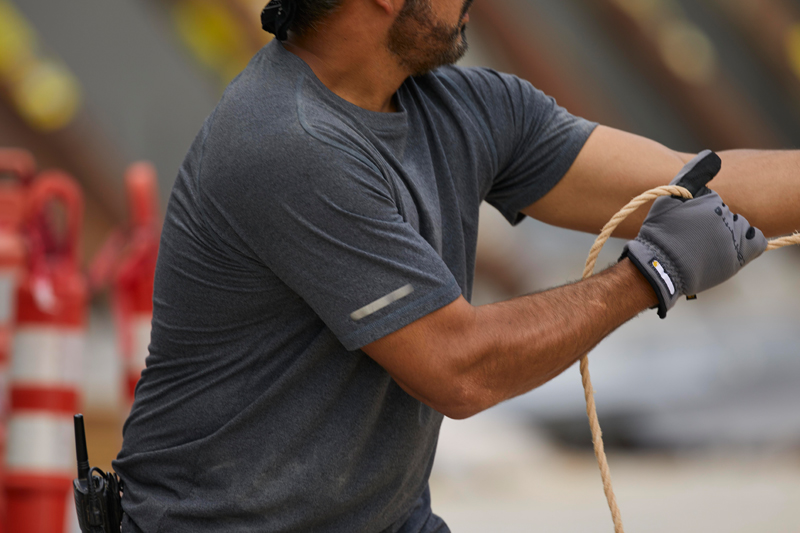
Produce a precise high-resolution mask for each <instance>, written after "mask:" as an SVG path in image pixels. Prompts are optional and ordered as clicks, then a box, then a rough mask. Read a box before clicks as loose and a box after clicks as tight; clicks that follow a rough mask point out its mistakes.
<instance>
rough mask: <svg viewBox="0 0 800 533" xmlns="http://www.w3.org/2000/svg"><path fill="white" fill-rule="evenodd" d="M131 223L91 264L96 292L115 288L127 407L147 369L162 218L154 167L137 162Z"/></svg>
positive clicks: (130, 186)
mask: <svg viewBox="0 0 800 533" xmlns="http://www.w3.org/2000/svg"><path fill="white" fill-rule="evenodd" d="M125 190H126V193H127V197H128V211H129V223H128V226H127V227H126V228H125V229H123V230H117V231H115V232H114V233H113V234H112V235H111V237H110V238H109V239H108V241H106V244H105V245H104V246H103V248H102V249H101V250H100V252H99V253H98V255H97V257H96V258H95V259H94V260H93V261H92V266H91V269H90V274H89V277H90V280H91V282H92V286H93V287H94V288H96V289H99V288H101V287H104V286H106V285H109V284H110V285H111V286H112V301H113V308H114V318H115V322H116V327H117V337H118V339H119V347H120V352H121V353H122V358H123V363H124V368H125V381H126V386H125V390H126V391H127V400H128V406H130V404H131V403H132V402H133V396H134V391H135V389H136V383H137V382H138V381H139V377H140V376H141V374H142V370H143V369H144V367H145V359H146V358H147V355H148V353H149V352H148V346H149V344H150V327H151V322H152V319H153V278H154V276H155V270H156V259H157V257H158V242H159V238H160V218H159V214H158V179H157V176H156V170H155V168H154V167H153V165H151V164H150V163H147V162H139V163H134V164H133V165H131V166H130V167H128V170H127V171H126V173H125Z"/></svg>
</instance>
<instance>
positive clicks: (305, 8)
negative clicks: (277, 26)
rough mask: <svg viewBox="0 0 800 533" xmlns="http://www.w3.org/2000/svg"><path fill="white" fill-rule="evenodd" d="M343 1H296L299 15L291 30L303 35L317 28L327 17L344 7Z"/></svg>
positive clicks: (295, 18) (296, 16)
mask: <svg viewBox="0 0 800 533" xmlns="http://www.w3.org/2000/svg"><path fill="white" fill-rule="evenodd" d="M342 1H343V0H294V2H295V3H296V4H297V14H296V15H295V17H294V21H293V22H292V25H291V26H290V29H291V30H292V31H293V32H295V33H297V34H300V35H302V34H303V33H305V32H306V31H308V30H309V29H312V28H315V27H316V25H317V24H318V23H319V22H320V21H321V20H322V19H323V18H325V17H326V16H328V15H330V14H331V13H333V12H334V11H336V9H338V8H339V6H341V5H342Z"/></svg>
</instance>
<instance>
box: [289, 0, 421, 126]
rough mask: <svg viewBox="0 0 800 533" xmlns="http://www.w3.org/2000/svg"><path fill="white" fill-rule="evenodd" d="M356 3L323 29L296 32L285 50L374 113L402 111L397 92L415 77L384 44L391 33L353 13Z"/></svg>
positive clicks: (338, 92) (330, 86) (340, 93)
mask: <svg viewBox="0 0 800 533" xmlns="http://www.w3.org/2000/svg"><path fill="white" fill-rule="evenodd" d="M351 4H352V3H349V2H344V3H343V6H342V9H340V10H339V11H337V12H336V13H334V14H332V15H330V16H329V17H328V19H327V20H325V22H324V23H323V24H322V25H321V26H320V28H319V29H317V30H309V31H307V32H305V33H304V34H303V35H296V34H293V33H290V34H289V39H288V40H287V41H285V42H284V43H283V46H284V47H285V48H286V50H288V51H289V52H291V53H293V54H295V55H296V56H298V57H299V58H300V59H302V60H303V61H305V62H306V63H307V64H308V66H309V67H311V70H312V71H314V74H315V75H316V76H317V78H319V80H320V81H321V82H322V83H323V84H324V85H325V86H326V87H328V89H330V90H331V91H332V92H333V93H334V94H336V95H337V96H339V97H341V98H343V99H344V100H346V101H348V102H350V103H351V104H355V105H357V106H359V107H362V108H364V109H368V110H370V111H380V112H393V111H396V109H395V105H394V94H395V93H396V92H397V89H398V88H399V87H400V85H402V83H403V81H404V80H405V79H406V78H407V77H408V76H409V73H408V72H407V71H405V70H404V69H403V68H401V67H400V65H399V64H398V61H397V59H396V57H395V56H394V54H392V53H391V52H390V51H389V49H388V48H387V47H386V45H385V43H384V42H381V41H380V38H379V37H380V36H384V35H385V34H386V33H385V31H381V28H378V27H376V26H377V25H376V23H375V22H374V21H367V20H358V18H359V17H358V14H357V13H352V12H349V10H348V9H347V6H348V5H351ZM343 21H346V23H343ZM359 22H361V23H359ZM386 30H388V28H386Z"/></svg>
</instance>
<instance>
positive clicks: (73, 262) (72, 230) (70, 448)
mask: <svg viewBox="0 0 800 533" xmlns="http://www.w3.org/2000/svg"><path fill="white" fill-rule="evenodd" d="M54 203H55V204H59V203H60V204H61V205H63V207H64V212H65V214H66V224H65V226H66V228H65V229H64V231H63V232H61V238H57V237H58V235H57V231H55V230H54V228H53V224H54V222H53V218H52V217H51V216H49V211H48V210H49V209H50V208H51V206H52V205H53V204H54ZM25 211H26V212H25V223H26V226H25V228H26V236H27V237H28V242H29V261H28V272H27V273H26V275H25V277H24V279H23V280H22V283H21V284H20V286H19V290H18V291H17V325H16V331H15V334H14V342H13V353H12V363H11V419H10V423H9V434H8V451H7V478H6V496H7V501H8V532H9V533H23V532H24V533H61V532H63V531H64V524H65V516H67V515H66V511H67V509H66V503H67V501H68V497H69V494H70V491H71V486H72V478H74V477H75V449H74V440H73V435H72V429H73V428H72V425H73V424H72V416H73V415H74V414H75V413H76V412H78V403H79V386H80V378H81V374H82V355H83V353H82V352H83V337H84V331H85V320H86V319H85V315H86V303H87V288H86V282H85V280H84V278H83V277H82V276H81V274H80V271H79V269H78V239H79V236H80V230H81V224H82V215H83V198H82V195H81V192H80V189H79V188H78V186H77V184H76V183H75V182H74V181H73V180H72V179H71V178H70V177H69V176H67V175H66V174H64V173H61V172H58V171H50V172H45V173H43V174H41V175H40V176H39V177H38V179H37V180H36V181H35V182H34V183H33V185H32V186H31V188H30V192H29V193H28V199H27V202H26V209H25Z"/></svg>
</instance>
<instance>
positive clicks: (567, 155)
mask: <svg viewBox="0 0 800 533" xmlns="http://www.w3.org/2000/svg"><path fill="white" fill-rule="evenodd" d="M447 75H448V76H449V77H451V78H453V81H455V83H456V85H457V86H460V87H461V88H462V89H461V90H463V91H464V92H465V93H466V97H467V98H468V99H470V100H471V102H472V105H473V112H474V113H475V114H476V115H478V117H479V121H480V123H481V124H482V126H483V128H484V130H485V135H486V136H487V137H488V138H489V142H490V143H491V144H492V145H493V147H494V153H495V154H496V161H495V167H496V169H495V175H494V176H493V181H492V183H491V184H490V185H489V187H488V193H487V195H486V197H485V198H484V199H485V200H486V201H487V202H488V203H489V204H491V205H493V206H494V207H495V208H497V209H498V210H499V211H500V213H502V214H503V216H504V217H505V218H506V219H507V220H508V221H509V222H511V223H512V224H517V223H519V222H520V221H521V220H522V219H523V218H524V215H523V214H522V213H521V210H522V209H524V208H525V207H527V206H529V205H531V204H533V203H534V202H536V201H537V200H539V199H540V198H542V197H543V196H544V195H545V194H547V193H548V192H549V191H550V190H551V189H552V188H553V187H555V185H556V184H557V183H558V182H559V180H561V178H562V177H563V176H564V174H566V172H567V171H568V170H569V168H570V167H571V166H572V163H573V162H574V161H575V158H576V157H577V156H578V153H579V152H580V151H581V149H582V148H583V145H584V144H585V143H586V140H587V139H588V138H589V135H590V134H591V133H592V131H594V128H595V127H596V126H597V124H596V123H594V122H589V121H587V120H585V119H582V118H580V117H576V116H574V115H571V114H570V113H569V112H568V111H567V110H566V109H564V108H563V107H561V106H559V105H558V104H557V103H556V101H555V99H554V98H552V97H550V96H547V95H545V94H544V93H543V92H542V91H540V90H538V89H536V88H535V87H533V86H532V85H531V84H530V83H528V82H527V81H525V80H522V79H520V78H518V77H516V76H512V75H509V74H502V73H499V72H496V71H494V70H491V69H485V68H470V69H455V68H454V69H451V70H449V71H448V72H447Z"/></svg>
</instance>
